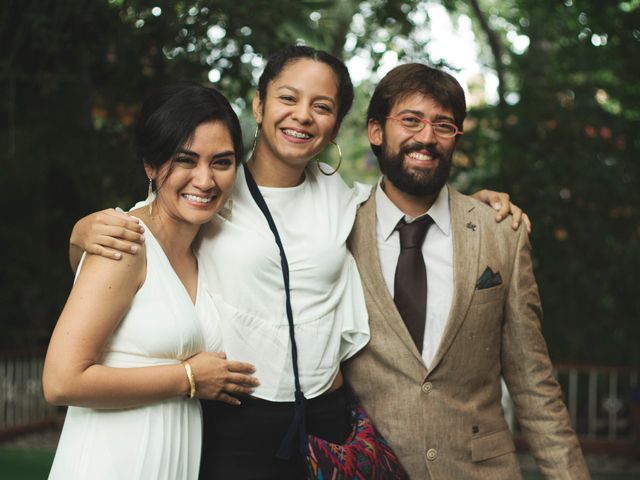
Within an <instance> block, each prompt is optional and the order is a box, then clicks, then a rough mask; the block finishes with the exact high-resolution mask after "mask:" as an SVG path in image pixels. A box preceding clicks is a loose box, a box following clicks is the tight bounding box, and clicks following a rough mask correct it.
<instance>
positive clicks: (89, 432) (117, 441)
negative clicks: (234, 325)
mask: <svg viewBox="0 0 640 480" xmlns="http://www.w3.org/2000/svg"><path fill="white" fill-rule="evenodd" d="M145 230H146V232H145V235H146V238H147V241H146V250H147V277H146V280H145V282H144V285H143V286H142V287H141V288H140V290H139V291H138V293H137V294H136V295H135V297H134V299H133V302H132V304H131V308H130V309H129V311H128V313H127V314H126V316H125V317H124V318H123V319H122V322H121V323H120V325H119V326H118V328H117V329H116V331H115V332H114V333H113V335H112V337H111V338H110V339H109V341H108V343H107V345H106V347H105V349H104V354H103V357H102V359H101V360H100V363H101V364H103V365H107V366H110V367H117V368H131V367H144V366H151V365H170V364H176V363H179V362H180V361H182V360H185V359H187V358H189V357H191V356H192V355H194V354H195V353H198V352H200V351H202V349H203V346H204V343H203V322H206V323H207V325H208V326H209V328H210V325H212V324H215V323H216V320H215V319H211V318H208V317H209V316H210V315H213V314H215V309H214V308H213V307H212V305H211V302H212V300H211V297H210V296H209V294H208V292H207V288H205V286H204V285H203V280H202V278H203V276H202V275H200V274H199V275H198V277H199V278H198V290H197V296H196V303H195V305H194V304H193V303H192V302H191V298H190V296H189V294H188V293H187V291H186V289H185V288H184V285H183V284H182V283H181V282H180V280H179V278H178V276H177V275H176V273H175V271H174V270H173V268H172V267H171V264H170V263H169V260H168V258H167V257H166V255H165V254H164V252H163V250H162V248H161V246H160V244H159V243H158V242H157V240H156V239H155V238H154V237H153V235H152V234H151V232H150V230H149V229H148V228H146V227H145ZM205 328H206V327H205ZM201 441H202V418H201V410H200V403H199V402H198V400H195V399H194V400H189V399H188V398H186V397H178V398H172V399H169V400H164V401H159V402H155V403H152V404H149V405H145V406H141V407H136V408H127V409H118V410H98V409H93V408H83V407H69V409H68V412H67V416H66V419H65V422H64V427H63V430H62V435H61V437H60V442H59V444H58V449H57V451H56V455H55V459H54V462H53V466H52V468H51V472H50V474H49V479H55V480H57V479H60V480H87V479H91V480H102V479H104V480H116V479H127V480H130V479H147V478H149V479H151V478H152V479H154V480H162V479H165V480H192V479H193V480H195V479H197V477H198V470H199V465H200V449H201Z"/></svg>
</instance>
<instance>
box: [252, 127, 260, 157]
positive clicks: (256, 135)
mask: <svg viewBox="0 0 640 480" xmlns="http://www.w3.org/2000/svg"><path fill="white" fill-rule="evenodd" d="M259 136H260V124H258V125H257V126H256V133H254V134H253V147H251V154H252V155H253V152H254V151H255V149H256V145H257V144H258V137H259Z"/></svg>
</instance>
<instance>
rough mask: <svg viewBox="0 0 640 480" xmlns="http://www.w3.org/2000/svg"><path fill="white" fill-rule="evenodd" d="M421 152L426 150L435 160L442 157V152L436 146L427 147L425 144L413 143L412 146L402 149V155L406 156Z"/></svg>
mask: <svg viewBox="0 0 640 480" xmlns="http://www.w3.org/2000/svg"><path fill="white" fill-rule="evenodd" d="M420 150H426V151H427V152H428V153H429V155H431V156H432V157H434V158H441V157H442V152H440V150H438V148H437V147H436V146H435V145H427V144H424V143H412V144H410V145H405V146H403V147H402V148H401V149H400V153H401V154H402V155H406V154H408V153H411V152H419V151H420Z"/></svg>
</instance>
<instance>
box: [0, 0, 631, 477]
mask: <svg viewBox="0 0 640 480" xmlns="http://www.w3.org/2000/svg"><path fill="white" fill-rule="evenodd" d="M290 43H304V44H307V45H310V46H313V47H316V48H320V49H324V50H327V51H330V52H332V53H333V54H334V55H336V56H338V57H341V58H342V59H343V60H344V61H345V62H346V63H347V65H348V67H349V70H350V72H351V75H352V78H353V80H354V83H355V85H356V91H357V93H356V101H355V104H354V107H353V109H352V111H351V113H350V114H349V116H348V117H347V119H346V120H345V122H344V124H343V127H342V129H341V131H340V134H339V136H338V139H337V141H338V143H339V144H340V145H341V147H342V151H343V153H344V157H345V160H344V161H343V164H342V168H341V170H340V172H341V174H342V175H343V177H344V178H345V180H347V182H352V181H354V180H358V181H365V182H369V183H373V182H374V181H375V179H376V177H377V175H378V171H377V166H376V162H375V158H374V157H373V156H372V154H371V152H370V148H369V144H368V142H367V140H366V135H365V121H364V118H365V111H366V106H367V102H368V99H369V95H370V93H371V92H372V90H373V87H374V86H375V85H376V83H377V82H378V80H379V79H380V78H381V77H382V76H383V75H384V74H385V73H386V72H387V71H388V70H389V69H391V68H393V67H394V66H396V65H397V64H399V63H403V62H409V61H420V62H425V63H428V64H431V65H434V66H439V67H443V68H446V69H448V71H450V72H451V73H452V74H453V75H454V76H456V78H458V79H459V80H460V82H461V83H462V84H463V85H464V86H465V89H466V92H467V99H468V104H469V116H468V120H467V122H466V124H465V135H464V136H463V137H461V141H460V146H459V148H458V153H457V154H456V156H455V158H454V164H455V171H454V175H453V183H454V184H455V186H456V187H458V188H459V189H460V190H462V191H464V192H467V193H471V192H473V191H475V190H477V189H479V188H490V189H494V190H502V191H506V192H509V193H510V194H511V196H512V199H513V200H514V202H515V203H516V204H517V205H519V206H521V207H522V208H523V209H524V210H525V211H526V212H527V213H528V214H529V216H530V217H531V219H532V220H533V224H534V229H533V233H532V235H531V240H532V244H533V255H534V265H535V271H536V276H537V280H538V283H539V286H540V291H541V296H542V300H543V306H544V309H545V319H544V323H543V331H544V334H545V337H546V338H547V341H548V344H549V349H550V353H551V357H552V360H553V361H554V364H556V367H557V372H558V378H559V380H560V382H561V384H562V386H563V389H564V391H565V396H566V399H567V403H568V405H569V407H570V410H571V415H572V420H573V421H574V425H575V426H576V429H577V430H578V433H579V434H580V437H581V440H582V441H583V445H584V447H585V449H586V450H588V451H590V452H594V456H593V458H595V460H592V459H590V462H594V463H593V465H592V468H593V469H595V470H594V471H596V475H594V476H596V478H640V473H639V472H640V469H638V471H634V470H633V469H634V468H635V465H636V463H633V461H632V459H633V458H634V457H635V458H638V455H639V450H638V449H639V448H640V447H639V445H640V440H639V438H640V437H639V436H638V435H639V433H638V429H639V428H640V427H639V424H640V392H639V391H638V370H639V365H640V288H639V287H638V278H639V277H638V274H637V271H638V270H639V269H640V211H639V207H640V181H639V180H640V179H639V174H640V159H639V153H640V135H639V134H638V129H639V127H640V0H628V1H620V0H502V1H498V0H468V1H467V0H441V1H438V0H428V1H415V0H369V1H358V0H326V1H325V0H256V1H238V0H219V1H196V0H192V1H169V0H157V1H149V0H139V1H138V0H128V1H127V0H55V1H54V0H38V1H35V0H3V2H2V4H1V5H0V45H2V53H1V54H0V85H1V87H0V195H1V197H0V198H1V199H2V204H4V205H5V207H6V210H5V212H4V214H3V226H2V228H1V229H0V252H1V253H0V255H1V257H0V258H1V259H2V263H1V268H0V328H1V331H2V334H1V335H0V441H4V443H0V477H2V478H5V477H4V476H3V473H2V472H3V471H12V470H4V468H5V467H6V468H10V465H16V464H20V462H22V461H23V460H24V459H28V460H29V462H31V463H30V464H31V465H39V466H38V467H34V468H36V470H37V471H35V470H34V472H33V473H29V472H30V470H29V468H26V467H24V465H22V464H20V465H21V466H20V467H19V470H16V472H19V473H13V474H10V475H9V476H7V477H6V478H43V476H46V471H47V468H48V464H49V462H50V459H51V455H52V452H53V449H54V448H55V432H56V430H55V428H53V430H51V431H50V432H49V434H51V435H50V436H49V437H47V435H48V434H45V435H44V438H45V440H43V441H42V442H41V443H39V442H40V440H36V444H35V445H28V446H26V447H25V446H20V445H21V444H20V439H21V438H33V437H34V436H33V435H27V436H26V437H25V435H24V434H27V433H29V432H32V431H34V430H41V429H43V428H49V427H51V425H55V424H56V422H58V420H57V419H59V417H60V414H61V413H62V412H60V411H59V410H56V409H52V408H50V407H46V406H45V405H44V404H42V400H41V393H40V383H39V375H40V369H41V363H42V358H43V353H44V348H46V345H47V342H48V338H49V335H50V334H51V331H52V328H53V325H54V324H55V321H56V319H57V317H58V315H59V313H60V311H61V309H62V306H63V304H64V301H65V299H66V296H67V294H68V292H69V289H70V286H71V282H72V274H71V270H70V267H69V265H68V260H67V244H68V238H69V234H70V231H71V228H72V226H73V224H74V223H75V221H76V220H78V219H79V218H80V217H82V216H84V215H86V214H88V213H90V212H93V211H96V210H100V209H103V208H107V207H112V206H120V207H122V208H125V209H127V208H129V207H130V206H131V205H132V204H133V203H134V202H135V201H137V200H140V199H142V198H144V197H145V196H146V177H145V175H144V172H143V169H142V165H140V164H138V163H137V161H136V160H134V158H133V155H132V150H131V148H130V147H131V131H132V125H133V123H134V121H135V119H136V115H137V112H138V109H139V107H140V105H141V102H142V100H143V99H144V98H145V95H146V94H147V92H148V91H149V90H150V89H152V88H153V87H155V86H156V85H158V84H161V83H163V82H170V81H173V80H178V79H190V80H196V81H199V82H202V83H208V84H211V85H214V86H216V87H217V88H219V89H220V90H221V91H222V92H223V93H224V94H225V95H226V96H227V97H228V98H229V99H230V100H231V101H232V103H233V105H234V108H235V109H236V112H237V113H238V114H239V115H240V117H241V120H242V125H243V130H244V134H245V140H246V144H247V147H249V146H250V145H251V141H252V138H253V132H254V129H255V124H254V122H253V119H252V117H251V112H250V108H249V107H250V102H251V98H252V96H253V94H254V91H255V86H256V83H257V79H258V77H259V75H260V73H261V71H262V68H263V66H264V64H265V59H266V58H267V57H268V55H269V54H270V53H272V52H273V51H275V50H277V49H278V48H280V47H282V46H284V45H286V44H290ZM325 160H326V161H327V162H329V163H333V164H335V162H336V158H335V153H334V152H331V151H327V152H326V158H325ZM505 408H506V411H507V415H509V413H508V412H509V402H508V399H506V400H505ZM52 422H53V423H52ZM514 429H515V430H516V432H517V431H518V427H517V425H514ZM52 432H53V433H52ZM37 438H40V439H41V438H42V436H40V437H37ZM16 439H17V440H16ZM27 443H28V442H27ZM519 446H520V447H521V448H522V449H523V451H526V445H524V444H523V443H522V442H520V443H519ZM38 462H39V463H38ZM527 462H528V460H527V458H526V457H523V468H524V469H525V470H526V471H528V472H529V473H528V475H530V476H529V477H528V478H538V477H536V476H535V475H536V473H535V467H534V466H533V465H532V464H531V465H529V466H527V465H528V463H527ZM43 471H44V472H45V473H42V472H43ZM597 472H608V473H603V475H605V476H601V477H597V474H598V473H597ZM612 472H613V473H612ZM634 472H635V473H634ZM629 474H630V475H637V476H633V477H631V476H624V475H629ZM29 475H32V476H29ZM615 475H618V476H615Z"/></svg>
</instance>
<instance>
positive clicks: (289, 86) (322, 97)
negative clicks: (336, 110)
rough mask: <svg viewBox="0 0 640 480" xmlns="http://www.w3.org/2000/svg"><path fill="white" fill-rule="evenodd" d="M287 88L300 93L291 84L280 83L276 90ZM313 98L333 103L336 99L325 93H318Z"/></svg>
mask: <svg viewBox="0 0 640 480" xmlns="http://www.w3.org/2000/svg"><path fill="white" fill-rule="evenodd" d="M283 88H284V89H287V90H291V91H292V92H294V93H298V94H299V93H300V90H298V89H297V88H295V87H292V86H291V85H282V86H280V87H278V90H282V89H283ZM314 100H327V101H328V102H331V103H333V104H334V105H335V103H336V101H335V99H333V98H331V97H329V96H327V95H318V96H317V97H314Z"/></svg>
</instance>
